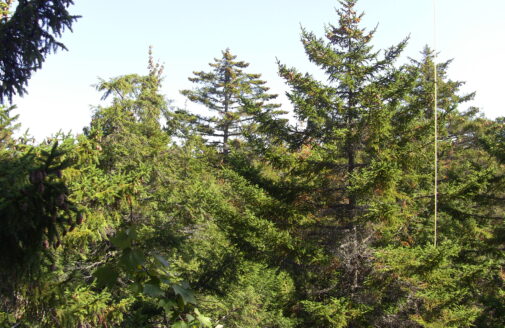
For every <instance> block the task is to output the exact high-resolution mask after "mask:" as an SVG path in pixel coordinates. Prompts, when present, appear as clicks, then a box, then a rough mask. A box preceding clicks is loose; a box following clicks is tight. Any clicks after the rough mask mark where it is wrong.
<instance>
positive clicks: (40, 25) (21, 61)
mask: <svg viewBox="0 0 505 328" xmlns="http://www.w3.org/2000/svg"><path fill="white" fill-rule="evenodd" d="M0 4H1V7H0V44H2V47H1V48H0V72H1V73H0V80H1V81H2V83H1V85H0V104H2V103H4V100H5V99H7V100H9V101H12V96H14V95H15V94H16V93H17V94H19V95H21V96H22V95H23V94H24V93H25V92H26V90H25V86H26V85H27V84H28V80H29V79H30V77H31V74H32V72H33V71H36V70H38V69H39V68H41V67H42V63H43V62H44V59H45V57H46V56H47V55H48V54H49V53H51V52H55V51H57V50H58V49H66V48H65V46H64V45H63V44H62V43H61V42H58V41H57V40H56V38H58V37H61V34H62V33H63V31H64V30H65V29H67V28H68V29H71V28H72V24H73V23H74V22H75V21H76V20H77V18H78V16H72V15H70V13H69V12H68V10H67V8H68V7H69V6H70V5H72V4H73V1H72V0H57V1H49V2H48V1H40V0H19V1H17V6H16V8H15V11H14V12H13V13H12V15H9V14H8V11H9V9H10V6H11V5H12V1H9V0H6V1H3V0H2V2H1V3H0Z"/></svg>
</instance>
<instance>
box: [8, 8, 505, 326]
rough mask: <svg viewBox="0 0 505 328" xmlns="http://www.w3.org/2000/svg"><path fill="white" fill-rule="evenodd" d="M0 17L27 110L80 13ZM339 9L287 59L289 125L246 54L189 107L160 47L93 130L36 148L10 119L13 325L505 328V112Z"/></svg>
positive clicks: (26, 12)
mask: <svg viewBox="0 0 505 328" xmlns="http://www.w3.org/2000/svg"><path fill="white" fill-rule="evenodd" d="M0 4H1V5H2V6H1V7H0V9H1V10H2V11H1V14H0V17H1V18H0V19H1V21H0V40H2V41H1V42H0V44H2V48H0V63H1V66H0V74H1V75H0V79H1V81H2V85H1V88H0V103H6V101H7V100H9V101H10V100H11V99H12V96H13V95H14V94H22V93H24V92H25V89H24V88H25V86H26V84H27V82H28V79H29V78H30V76H31V73H32V72H33V71H35V70H36V69H39V68H40V66H41V64H42V62H43V60H44V58H45V56H46V55H48V54H49V53H50V52H52V51H54V50H56V49H64V45H63V44H61V43H60V42H59V41H57V38H58V37H59V36H60V35H61V32H62V31H63V30H64V29H67V28H68V29H69V28H70V27H71V25H72V24H73V23H74V21H75V20H76V18H77V16H73V15H71V14H70V13H69V12H68V11H67V7H69V6H70V5H72V1H40V0H31V1H29V0H24V1H21V0H20V1H19V4H18V5H17V7H16V10H15V11H14V12H9V10H10V5H12V1H2V2H0ZM337 6H338V7H337V9H336V17H335V20H334V21H333V22H332V23H330V24H327V25H326V26H325V34H324V35H323V36H318V35H317V34H315V33H313V32H311V31H309V30H307V29H305V28H302V30H301V42H302V45H303V47H304V49H305V52H306V55H307V57H308V59H309V60H310V61H311V62H312V63H313V64H314V71H313V72H303V71H301V70H300V69H298V68H296V67H290V66H288V65H286V64H284V60H285V59H284V58H279V60H278V62H277V67H278V73H279V75H280V76H281V77H282V78H283V79H284V81H285V83H286V86H287V87H288V89H289V91H288V93H287V96H288V99H289V101H290V102H291V105H292V107H293V110H292V111H289V112H288V111H287V110H286V109H284V108H283V106H282V105H281V104H279V103H277V102H276V97H277V95H275V94H272V93H270V92H269V88H268V82H267V81H264V80H262V79H261V74H259V73H256V72H251V71H250V70H249V63H248V62H246V61H245V60H244V59H242V58H241V56H242V54H240V56H239V55H238V54H237V55H236V54H234V53H233V52H232V50H230V49H224V50H223V51H222V52H221V54H216V55H217V57H216V58H215V59H214V60H213V61H212V59H211V58H209V60H210V61H211V62H210V64H209V66H210V69H209V70H208V71H205V70H204V71H196V72H194V73H193V75H192V76H190V77H189V80H190V81H191V82H193V88H192V89H185V90H181V93H182V94H183V95H184V96H186V97H187V99H188V100H189V104H190V105H188V106H187V107H186V108H177V107H175V106H173V105H172V104H171V103H170V101H169V100H168V98H167V96H166V95H164V94H162V93H161V91H160V90H161V85H162V82H163V79H164V66H163V65H161V64H159V63H158V62H157V61H156V59H155V58H154V55H153V53H152V51H151V49H150V50H149V56H148V58H147V70H146V73H145V74H144V75H141V74H130V73H128V72H125V73H126V74H124V75H121V76H116V77H111V78H107V79H100V80H99V81H98V83H97V84H96V89H97V90H98V91H99V92H100V93H101V94H102V95H103V97H102V99H106V100H107V102H106V104H105V105H99V106H96V107H95V108H94V112H93V115H92V117H91V120H90V122H89V124H88V125H87V126H86V128H85V129H84V131H83V132H82V133H80V134H78V135H70V134H63V133H59V134H56V135H53V136H51V137H50V138H47V139H46V140H44V141H43V142H41V143H35V142H33V141H32V140H31V139H30V137H29V136H28V135H23V136H19V133H17V130H18V129H19V128H20V125H19V124H18V123H17V122H16V120H17V116H15V115H12V109H13V107H7V106H4V105H2V106H0V220H1V223H2V229H0V249H2V250H3V254H2V256H1V257H0V326H1V327H12V328H13V327H41V328H42V327H81V328H84V327H132V328H133V327H174V328H176V327H216V328H217V327H220V328H224V327H242V328H244V327H245V328H248V327H250V328H253V327H272V328H274V327H275V328H289V327H293V328H295V327H334V328H343V327H384V328H390V327H413V328H418V327H419V328H420V327H427V328H435V327H489V328H491V327H492V328H501V327H504V326H505V315H503V313H505V290H504V284H505V272H504V270H505V256H504V254H505V253H504V249H505V233H504V232H505V220H504V219H505V202H504V200H505V188H504V187H505V156H504V154H505V119H504V118H497V119H494V120H492V119H488V118H485V117H484V116H483V115H481V114H480V113H479V110H478V109H477V108H475V107H469V106H468V105H467V104H468V102H469V101H470V100H471V99H472V98H473V96H474V94H472V93H470V94H464V93H462V91H461V87H462V85H463V82H461V81H455V80H452V79H451V78H450V77H449V76H448V69H449V67H450V61H446V62H438V61H437V60H436V56H435V55H436V54H435V52H434V50H433V49H430V48H429V47H425V48H424V49H422V52H421V54H420V56H419V58H413V59H411V60H410V61H409V62H407V63H399V61H398V59H399V57H400V56H401V54H402V53H403V51H404V49H405V47H406V45H407V43H408V39H405V40H399V42H398V43H397V44H396V45H393V46H392V47H390V48H388V49H383V50H375V49H374V47H373V46H372V44H373V40H374V36H375V34H376V33H379V32H378V31H376V30H371V31H367V30H366V29H364V28H363V27H362V25H361V19H362V17H363V14H362V13H360V12H358V11H357V9H356V0H342V1H339V2H338V4H337ZM33 15H35V16H33ZM33 17H36V18H37V19H36V21H37V22H38V23H39V25H37V24H35V25H30V24H27V22H29V21H32V20H33ZM323 23H324V22H322V24H323ZM28 25H30V26H28ZM293 33H296V31H293ZM7 45H11V46H7ZM197 64H198V65H201V64H202V63H197ZM435 74H436V75H435ZM321 75H323V76H324V77H325V78H324V79H323V80H319V79H317V78H315V76H321ZM90 82H92V81H90ZM435 91H436V94H437V96H436V97H435V96H434V95H435ZM192 104H199V105H203V106H205V107H206V109H207V112H206V113H202V112H201V111H198V110H194V109H193V107H192ZM435 113H436V114H437V120H435ZM290 117H292V118H291V119H288V118H290ZM435 126H436V129H437V135H435ZM435 138H436V139H435ZM435 140H436V142H437V145H438V149H437V155H438V160H437V166H435V162H434V144H435ZM437 167H438V168H437ZM435 170H436V171H437V175H435V174H434V173H435ZM435 176H436V179H437V180H436V184H437V185H438V189H434V184H435V180H434V179H435V178H434V177H435ZM435 190H436V191H435ZM435 192H436V196H437V197H436V198H435V197H434V196H435ZM435 202H436V205H437V206H436V207H435ZM435 208H436V209H437V212H436V213H435ZM435 214H436V215H437V218H438V219H437V224H436V225H435Z"/></svg>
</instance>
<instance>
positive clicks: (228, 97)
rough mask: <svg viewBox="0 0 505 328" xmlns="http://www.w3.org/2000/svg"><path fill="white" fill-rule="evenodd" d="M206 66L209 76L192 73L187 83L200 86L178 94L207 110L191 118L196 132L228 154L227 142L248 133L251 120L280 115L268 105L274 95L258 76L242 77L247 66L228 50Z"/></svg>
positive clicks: (252, 127)
mask: <svg viewBox="0 0 505 328" xmlns="http://www.w3.org/2000/svg"><path fill="white" fill-rule="evenodd" d="M222 54H223V56H222V58H220V59H217V58H215V59H214V63H210V64H209V65H210V66H211V67H212V68H213V69H212V71H210V72H203V71H200V72H194V75H195V77H191V78H189V80H190V81H191V82H193V83H195V84H197V85H200V86H199V87H198V88H196V89H194V90H183V91H181V93H182V94H183V95H185V96H187V97H188V99H189V100H191V101H193V102H195V103H199V104H202V105H204V106H205V107H207V109H208V110H209V111H210V112H211V113H212V115H210V116H207V115H194V120H193V121H194V123H196V125H197V128H196V129H197V131H199V133H200V134H201V135H203V136H205V137H209V138H210V140H211V143H213V144H215V145H218V146H220V147H221V148H222V151H223V154H225V155H227V154H228V153H229V151H230V145H229V144H230V140H232V139H233V138H236V137H239V136H243V135H244V134H247V133H252V132H253V130H254V123H255V120H256V121H258V120H260V119H263V120H265V119H266V118H267V117H274V116H275V115H278V114H280V113H282V112H279V111H276V109H277V108H278V107H280V105H279V104H274V103H270V101H271V100H273V99H275V98H276V97H277V95H274V94H269V93H267V91H268V89H269V88H268V87H266V86H265V83H266V82H265V81H262V80H260V77H261V75H260V74H250V73H245V72H244V69H245V68H247V67H248V66H249V64H248V63H246V62H244V61H237V60H236V58H237V56H234V55H232V53H231V52H230V50H229V49H226V50H225V51H223V52H222Z"/></svg>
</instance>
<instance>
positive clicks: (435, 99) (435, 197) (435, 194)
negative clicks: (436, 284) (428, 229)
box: [433, 0, 438, 247]
mask: <svg viewBox="0 0 505 328" xmlns="http://www.w3.org/2000/svg"><path fill="white" fill-rule="evenodd" d="M433 81H434V83H433V85H434V86H433V89H434V90H433V116H434V121H435V123H434V124H435V143H434V144H435V146H434V147H435V149H434V151H435V156H434V162H435V163H434V164H435V174H434V184H433V189H434V190H433V202H434V213H435V217H434V236H433V244H434V246H435V247H437V233H438V231H437V230H438V111H437V107H438V106H437V103H438V90H437V89H438V76H437V1H436V0H433Z"/></svg>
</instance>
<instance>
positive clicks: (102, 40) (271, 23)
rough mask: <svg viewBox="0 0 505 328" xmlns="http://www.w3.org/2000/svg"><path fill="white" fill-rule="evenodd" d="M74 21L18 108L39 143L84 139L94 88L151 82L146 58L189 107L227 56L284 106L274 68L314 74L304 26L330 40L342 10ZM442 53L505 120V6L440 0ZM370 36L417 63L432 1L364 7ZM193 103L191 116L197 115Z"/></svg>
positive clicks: (245, 5)
mask: <svg viewBox="0 0 505 328" xmlns="http://www.w3.org/2000/svg"><path fill="white" fill-rule="evenodd" d="M75 3H76V4H75V6H73V7H72V8H71V11H72V12H73V13H75V14H79V15H82V16H83V17H82V18H81V19H79V20H78V21H77V22H76V23H75V24H74V32H73V33H71V32H70V31H67V32H66V33H65V34H64V36H63V38H62V41H63V43H64V44H65V45H66V46H67V47H68V49H69V51H68V52H66V51H62V52H59V53H57V54H56V55H54V54H53V55H50V56H49V57H48V58H47V60H46V62H45V63H44V65H43V67H42V69H41V70H40V71H38V72H37V73H35V74H34V75H33V77H32V79H31V80H30V82H29V87H28V92H29V94H28V95H26V96H25V97H24V98H15V100H14V103H15V104H17V105H18V110H17V113H19V114H20V117H21V123H22V124H23V129H27V128H28V129H29V130H30V133H31V134H32V135H34V136H35V137H37V139H38V140H41V139H42V138H44V137H45V136H49V135H50V134H53V133H55V132H57V131H58V130H60V129H61V130H63V131H64V132H68V131H69V130H72V132H74V133H78V132H81V130H82V127H84V126H86V125H88V124H89V121H90V117H91V113H92V107H93V106H96V105H98V104H100V101H99V99H100V95H99V94H98V93H97V92H96V91H95V90H94V88H93V87H92V85H93V84H95V83H96V82H97V80H98V78H99V77H101V78H104V79H108V78H110V77H114V76H118V75H122V74H129V73H140V74H144V73H146V64H147V50H148V47H149V45H153V47H154V56H155V57H156V58H158V59H159V60H160V62H162V63H164V64H165V80H164V87H163V92H164V93H165V94H166V96H167V98H169V99H174V100H175V103H174V104H175V105H178V106H181V107H183V106H184V98H183V97H182V96H180V95H179V90H181V89H186V88H191V87H192V86H191V83H190V82H189V81H188V80H187V78H188V77H189V76H191V74H192V71H195V70H208V69H209V67H208V65H207V64H208V63H209V62H210V61H212V59H213V58H214V57H219V56H220V54H221V50H223V49H225V48H227V47H229V48H230V49H231V51H232V52H233V53H234V54H236V55H237V56H238V59H241V60H244V61H246V62H249V63H251V65H250V67H249V70H248V71H249V72H251V73H261V74H262V77H263V79H265V80H266V81H267V82H268V86H270V87H271V90H272V91H273V92H275V93H278V94H280V97H279V100H280V101H281V102H282V103H283V104H284V105H285V107H286V109H289V107H290V106H289V103H288V102H287V100H286V98H285V97H284V96H283V94H284V92H285V91H286V90H287V89H286V87H285V86H284V84H283V81H282V80H281V79H280V78H279V77H278V75H277V67H276V64H275V59H276V58H279V59H280V60H281V62H283V63H285V64H287V65H289V66H294V67H297V68H298V69H300V70H301V71H308V72H314V71H315V69H314V67H313V66H312V65H311V64H310V63H308V61H307V59H306V56H305V54H304V51H303V48H302V46H301V44H300V42H299V34H300V25H302V26H304V27H306V28H307V29H308V30H311V31H313V32H315V33H316V34H318V35H320V36H322V35H323V27H324V24H326V23H335V24H336V17H337V16H336V14H335V11H334V8H335V7H337V6H338V2H337V1H336V0H312V1H308V0H256V1H243V0H214V1H209V0H186V1H180V0H179V1H173V0H145V1H133V0H121V1H120V0H75ZM437 3H438V5H437V8H438V15H437V16H438V17H437V18H438V28H437V45H438V47H437V48H438V50H439V52H440V60H446V59H450V58H454V62H453V64H452V66H451V70H450V77H451V78H452V79H455V80H463V81H467V85H466V86H465V91H477V97H476V100H475V101H474V102H473V103H472V105H475V106H478V107H480V108H481V109H482V110H483V112H484V113H485V115H486V116H488V117H491V118H494V117H497V116H503V115H504V112H503V111H502V110H503V104H502V101H501V93H502V92H503V91H502V89H503V88H502V84H503V83H502V80H503V78H504V77H505V68H504V64H503V56H504V54H505V43H504V42H503V32H505V19H504V18H503V13H504V12H505V1H504V0H482V1H480V2H477V1H475V0H473V1H470V0H437ZM358 7H359V9H361V10H362V11H364V12H365V17H364V20H363V24H364V27H367V28H373V27H374V26H375V25H377V24H379V26H378V30H377V33H376V38H375V40H374V45H375V46H376V49H381V48H385V47H388V46H390V45H392V44H395V43H397V42H399V41H400V40H402V39H403V38H404V37H406V36H407V35H410V42H409V46H408V48H407V50H406V52H405V56H404V59H403V60H406V58H407V57H414V58H419V52H420V51H421V50H422V48H423V46H424V45H425V44H432V42H433V25H432V22H433V7H432V0H360V1H358ZM191 106H192V105H191V103H188V109H191Z"/></svg>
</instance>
